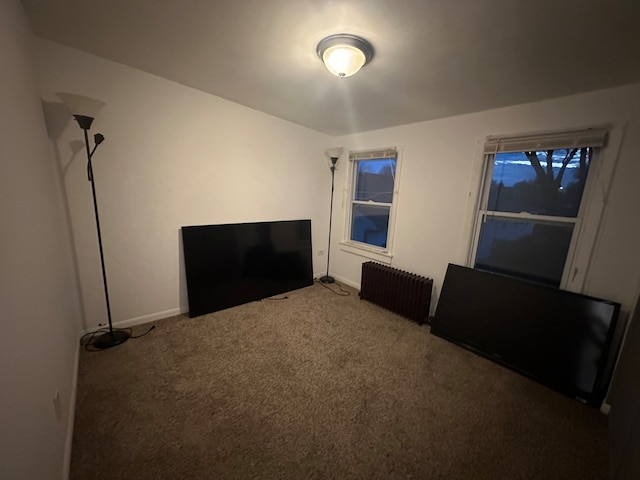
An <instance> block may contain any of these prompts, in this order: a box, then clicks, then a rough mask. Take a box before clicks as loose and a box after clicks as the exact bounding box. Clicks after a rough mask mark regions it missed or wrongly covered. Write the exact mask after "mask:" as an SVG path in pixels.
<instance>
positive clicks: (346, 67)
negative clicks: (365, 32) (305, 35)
mask: <svg viewBox="0 0 640 480" xmlns="http://www.w3.org/2000/svg"><path fill="white" fill-rule="evenodd" d="M316 51H317V52H318V56H319V57H320V58H321V59H322V61H323V62H324V64H325V66H326V67H327V70H329V71H330V72H331V73H333V74H334V75H335V76H337V77H341V78H342V77H350V76H351V75H354V74H356V73H357V72H358V70H360V69H361V68H362V67H363V66H364V65H365V64H367V63H368V62H369V61H371V58H372V57H373V47H372V46H371V44H370V43H369V42H367V41H366V40H365V39H364V38H360V37H356V36H355V35H350V34H348V33H339V34H336V35H330V36H328V37H326V38H324V39H322V40H321V41H320V43H318V48H317V50H316Z"/></svg>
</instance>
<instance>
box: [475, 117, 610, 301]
mask: <svg viewBox="0 0 640 480" xmlns="http://www.w3.org/2000/svg"><path fill="white" fill-rule="evenodd" d="M589 131H590V130H589ZM568 133H575V132H568ZM598 135H599V136H596V138H600V139H601V143H600V144H598V142H592V143H593V144H592V145H581V146H594V147H595V146H604V144H605V143H606V140H607V132H604V133H602V132H600V133H599V134H598ZM560 137H562V135H561V134H556V135H555V137H554V139H558V138H560ZM494 138H501V141H502V142H503V144H504V146H502V147H500V146H499V145H497V143H492V142H491V140H492V139H494ZM513 138H517V139H525V138H526V139H528V140H529V143H517V144H516V143H515V142H513V143H511V144H508V142H505V137H491V136H489V137H487V142H486V143H485V155H484V162H485V163H484V171H483V178H482V184H481V185H482V187H481V190H480V195H479V203H478V208H477V209H476V215H475V226H474V230H473V239H472V244H471V250H470V252H469V265H470V266H471V267H473V266H474V265H475V264H476V263H477V254H478V247H479V243H480V235H481V232H482V225H483V223H484V222H485V221H486V219H487V218H492V217H494V218H504V219H506V220H509V219H511V220H514V221H517V220H521V221H528V222H540V223H549V224H573V234H572V238H571V242H570V245H569V251H568V252H567V257H566V260H565V264H564V270H563V272H564V273H563V276H562V280H561V282H560V286H559V287H560V288H565V286H566V285H567V283H568V281H569V272H570V271H571V267H572V263H573V258H574V254H575V251H576V247H577V244H578V237H579V233H580V230H581V228H580V227H581V222H582V211H583V209H584V204H585V202H586V200H585V196H586V195H588V193H587V192H588V190H589V188H588V184H589V183H591V181H592V180H590V179H591V178H592V175H589V176H588V178H587V186H585V191H584V193H583V197H582V199H581V203H580V209H579V211H578V215H577V216H576V217H556V216H548V215H537V214H534V213H529V212H520V213H514V212H501V211H496V210H488V209H487V207H488V203H489V191H490V188H491V180H492V176H493V168H494V164H495V156H496V154H497V153H503V152H510V151H515V152H521V151H528V150H534V151H540V150H545V149H563V148H564V149H566V148H571V147H572V145H569V146H567V142H566V139H567V138H573V137H571V136H570V135H567V136H565V137H564V138H565V141H564V143H560V144H557V146H555V145H556V144H554V143H552V142H553V141H556V140H554V139H550V140H549V142H547V143H544V141H543V140H544V139H543V138H542V137H537V136H519V137H513ZM582 138H584V137H582ZM531 139H535V140H536V141H538V143H537V144H535V145H534V144H533V143H532V142H531V141H530V140H531ZM578 143H579V142H578ZM537 145H543V148H538V147H537ZM551 145H554V146H555V148H552V147H551ZM515 146H517V148H514V150H509V149H507V148H508V147H515ZM574 146H575V148H578V146H577V145H574ZM490 147H491V148H493V150H491V151H490V152H487V150H490ZM598 151H599V150H598V149H594V151H593V155H592V157H591V162H593V161H594V160H595V159H596V158H597V156H598Z"/></svg>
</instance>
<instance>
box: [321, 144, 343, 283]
mask: <svg viewBox="0 0 640 480" xmlns="http://www.w3.org/2000/svg"><path fill="white" fill-rule="evenodd" d="M343 150H344V149H343V148H341V147H340V148H332V149H329V150H327V151H326V152H325V155H327V157H329V160H330V161H331V206H330V207H329V242H328V246H327V274H326V275H323V276H322V277H320V279H319V280H320V281H321V282H322V283H334V282H335V281H336V280H335V278H333V277H332V276H331V275H329V256H330V254H331V220H332V217H333V190H334V186H335V176H336V163H338V159H339V158H340V155H342V151H343Z"/></svg>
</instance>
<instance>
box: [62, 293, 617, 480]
mask: <svg viewBox="0 0 640 480" xmlns="http://www.w3.org/2000/svg"><path fill="white" fill-rule="evenodd" d="M351 293H352V295H351V296H348V297H340V296H337V295H334V294H333V293H331V292H330V291H329V290H327V289H326V288H325V287H324V286H323V285H320V284H316V285H314V286H311V287H308V288H304V289H301V290H297V291H294V292H290V293H288V294H286V295H287V297H288V298H287V299H285V300H263V301H261V302H254V303H250V304H246V305H242V306H239V307H235V308H232V309H228V310H225V311H222V312H216V313H213V314H209V315H204V316H202V317H198V318H193V319H190V318H188V317H187V316H177V317H173V318H169V319H165V320H162V321H159V322H156V323H155V325H156V329H155V330H153V331H152V332H151V333H150V334H149V335H147V336H145V337H143V338H139V339H132V340H130V341H128V342H127V343H125V344H123V345H120V346H118V347H116V348H113V349H111V350H106V351H101V352H94V353H89V352H83V353H82V355H81V358H80V372H79V381H78V382H79V383H78V394H77V407H76V420H75V433H74V438H73V453H72V464H71V472H72V473H71V478H72V479H113V480H116V479H135V480H146V479H154V480H158V479H176V480H187V479H307V478H308V479H409V478H411V479H448V480H455V479H491V480H498V479H500V480H502V479H504V480H506V479H509V480H511V479H527V480H531V479H545V480H546V479H558V480H571V479H576V480H577V479H580V480H588V479H598V480H601V479H606V478H608V438H607V424H606V417H605V416H604V415H602V414H600V413H599V412H598V411H596V410H594V409H591V408H589V407H586V406H584V405H581V404H579V403H577V402H576V401H574V400H571V399H569V398H566V397H564V396H561V395H559V394H557V393H556V392H554V391H552V390H549V389H548V388H546V387H543V386H541V385H538V384H536V383H534V382H532V381H531V380H529V379H526V378H524V377H522V376H520V375H518V374H515V373H513V372H511V371H509V370H507V369H505V368H503V367H500V366H498V365H496V364H494V363H492V362H490V361H487V360H485V359H483V358H481V357H478V356H476V355H474V354H472V353H470V352H468V351H466V350H463V349H461V348H459V347H457V346H455V345H452V344H450V343H448V342H446V341H444V340H442V339H440V338H438V337H435V336H433V335H430V334H429V327H428V326H422V327H421V326H418V325H416V324H414V323H412V322H410V321H408V320H406V319H404V318H402V317H399V316H397V315H394V314H392V313H389V312H387V311H385V310H383V309H381V308H379V307H377V306H375V305H372V304H370V303H368V302H365V301H361V300H359V298H358V296H357V292H355V291H353V290H351ZM278 298H279V297H278ZM144 330H145V327H144V326H140V327H137V328H136V329H135V333H140V332H143V331H144Z"/></svg>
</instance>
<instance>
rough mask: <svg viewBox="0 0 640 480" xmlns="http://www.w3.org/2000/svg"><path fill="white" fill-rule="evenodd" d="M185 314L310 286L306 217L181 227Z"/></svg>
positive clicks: (310, 258)
mask: <svg viewBox="0 0 640 480" xmlns="http://www.w3.org/2000/svg"><path fill="white" fill-rule="evenodd" d="M182 243H183V248H184V263H185V271H186V277H187V292H188V297H189V316H190V317H195V316H198V315H204V314H206V313H211V312H215V311H218V310H223V309H225V308H229V307H233V306H236V305H241V304H243V303H247V302H251V301H255V300H260V299H262V298H267V297H270V296H273V295H278V294H281V293H284V292H288V291H291V290H296V289H298V288H303V287H307V286H309V285H313V271H312V270H313V269H312V256H311V220H289V221H277V222H256V223H234V224H223V225H196V226H186V227H182Z"/></svg>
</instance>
